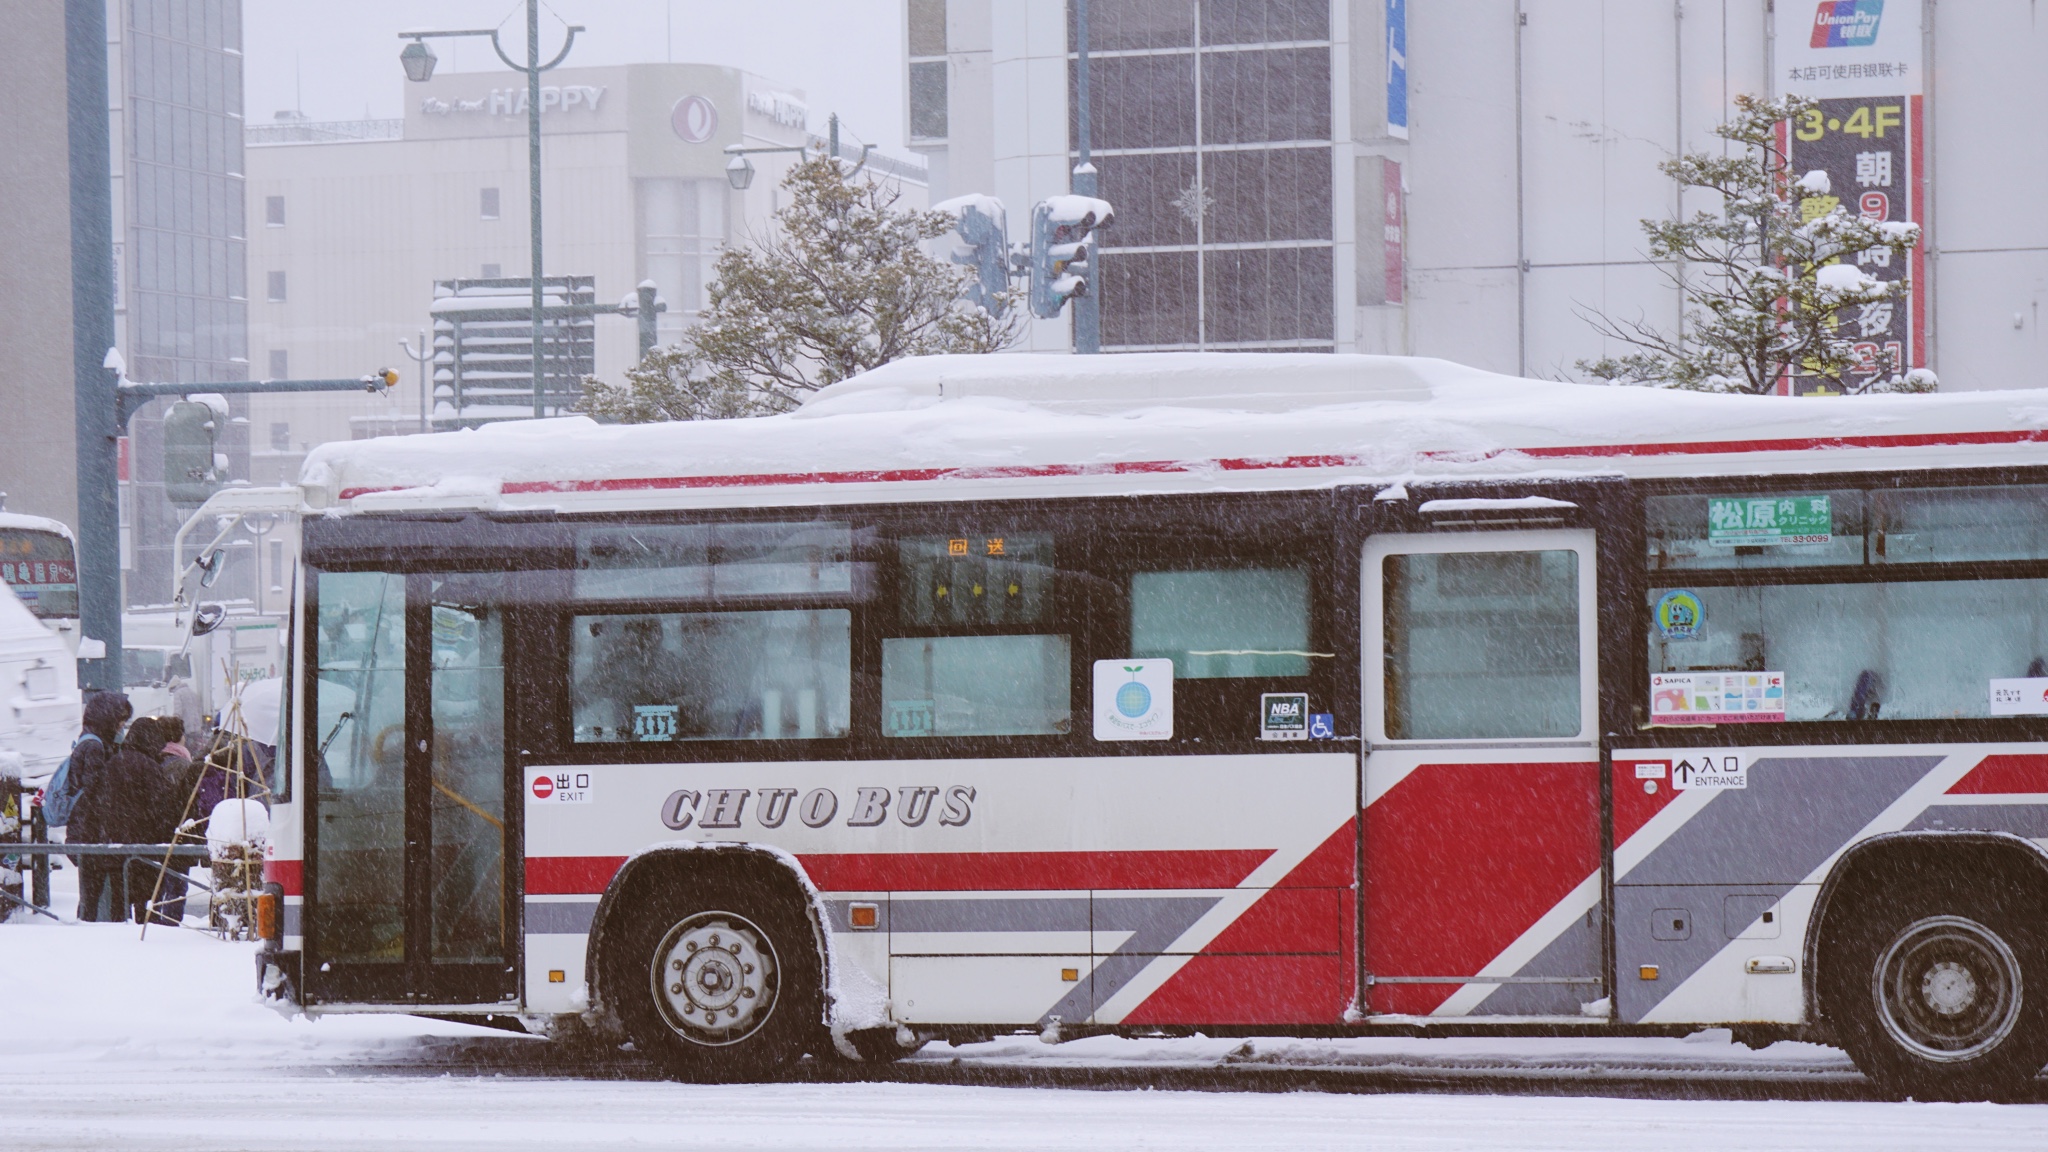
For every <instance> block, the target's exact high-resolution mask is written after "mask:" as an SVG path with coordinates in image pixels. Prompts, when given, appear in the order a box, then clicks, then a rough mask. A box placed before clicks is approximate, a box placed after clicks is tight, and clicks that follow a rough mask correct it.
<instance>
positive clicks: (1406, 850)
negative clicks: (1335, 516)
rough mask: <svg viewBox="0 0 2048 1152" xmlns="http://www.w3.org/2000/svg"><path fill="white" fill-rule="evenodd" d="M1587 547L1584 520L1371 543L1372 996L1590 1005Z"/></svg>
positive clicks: (1595, 803) (1592, 890) (1592, 836)
mask: <svg viewBox="0 0 2048 1152" xmlns="http://www.w3.org/2000/svg"><path fill="white" fill-rule="evenodd" d="M1594 559H1595V553H1594V537H1593V533H1592V532H1591V531H1589V530H1581V529H1542V530H1501V531H1488V532H1445V533H1428V534H1416V535H1389V536H1375V537H1372V538H1371V539H1370V540H1369V541H1368V542H1367V545H1366V548H1365V559H1364V568H1363V573H1362V574H1363V583H1364V605H1363V620H1362V625H1363V632H1364V637H1363V641H1364V642H1363V647H1362V651H1363V654H1364V662H1365V668H1364V669H1363V672H1364V676H1363V683H1364V685H1365V700H1364V705H1365V716H1366V733H1367V740H1368V741H1369V747H1368V752H1367V756H1366V764H1365V790H1364V795H1365V804H1366V810H1365V828H1364V839H1365V853H1364V863H1365V871H1364V884H1365V923H1364V937H1365V969H1366V973H1367V979H1368V981H1369V985H1368V986H1369V993H1368V996H1367V1001H1366V1007H1367V1009H1368V1010H1369V1011H1370V1012H1371V1013H1373V1014H1376V1015H1398V1016H1435V1017H1447V1016H1448V1017H1456V1016H1470V1015H1489V1016H1571V1017H1575V1018H1576V1017H1581V1016H1582V1015H1586V1014H1593V1015H1597V1014H1599V1013H1600V1012H1601V1011H1602V1007H1603V1006H1602V1005H1601V1003H1600V1001H1601V999H1602V997H1603V996H1604V992H1603V990H1602V988H1603V985H1604V983H1605V981H1604V979H1603V978H1602V976H1601V972H1602V963H1601V955H1602V950H1601V945H1600V940H1601V933H1602V930H1603V929H1602V925H1601V923H1600V915H1601V904H1600V893H1601V884H1600V791H1599V758H1600V757H1599V744H1598V729H1597V728H1596V723H1597V720H1596V707H1595V702H1596V695H1597V694H1596V685H1597V682H1598V681H1597V677H1596V674H1595V671H1596V670H1595V661H1596V653H1597V644H1596V631H1597V629H1596V613H1595V595H1594V593H1595V582H1594Z"/></svg>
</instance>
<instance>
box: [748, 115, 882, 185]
mask: <svg viewBox="0 0 2048 1152" xmlns="http://www.w3.org/2000/svg"><path fill="white" fill-rule="evenodd" d="M828 123H829V124H830V133H831V135H830V137H829V139H828V140H827V141H826V145H825V149H826V151H825V154H826V155H827V156H830V157H832V158H833V159H835V160H836V159H838V158H839V113H837V112H834V113H833V114H832V118H831V120H830V121H828ZM874 150H875V146H874V145H873V144H863V145H861V146H860V163H858V164H855V165H854V166H853V171H851V172H848V173H847V174H846V176H847V179H852V178H853V177H854V176H856V175H858V174H859V173H860V170H861V169H862V168H865V167H866V166H867V162H868V153H870V152H872V151H874ZM756 152H795V153H798V154H799V155H801V156H802V157H803V158H804V159H805V160H809V159H810V158H811V149H810V145H808V144H762V145H756V146H754V147H751V148H750V147H747V146H745V145H741V144H727V145H726V146H725V154H726V155H727V156H730V157H732V159H730V160H727V161H726V162H725V182H726V183H728V184H730V185H732V186H733V190H734V191H735V192H745V191H746V190H747V189H748V188H749V187H751V186H752V185H753V183H754V162H753V161H751V160H749V159H747V157H748V156H749V155H751V154H753V153H756Z"/></svg>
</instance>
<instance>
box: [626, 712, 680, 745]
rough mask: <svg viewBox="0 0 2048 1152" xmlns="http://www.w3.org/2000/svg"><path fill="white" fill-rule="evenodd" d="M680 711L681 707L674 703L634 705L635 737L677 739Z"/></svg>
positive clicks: (642, 738)
mask: <svg viewBox="0 0 2048 1152" xmlns="http://www.w3.org/2000/svg"><path fill="white" fill-rule="evenodd" d="M679 711H681V709H680V708H679V707H678V706H677V705H674V704H635V705H633V739H635V740H673V739H675V738H676V713H677V712H679Z"/></svg>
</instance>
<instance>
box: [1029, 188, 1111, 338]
mask: <svg viewBox="0 0 2048 1152" xmlns="http://www.w3.org/2000/svg"><path fill="white" fill-rule="evenodd" d="M1115 221H1116V214H1115V213H1114V211H1112V210H1111V208H1110V206H1109V201H1107V200H1097V199H1096V198H1095V197H1093V196H1049V197H1047V198H1046V199H1044V200H1040V201H1039V202H1038V203H1037V204H1035V205H1033V206H1032V208H1031V314H1032V315H1034V316H1038V317H1040V318H1042V319H1046V320H1050V319H1052V318H1053V317H1055V316H1058V315H1059V314H1060V309H1061V308H1064V307H1066V304H1067V301H1069V300H1072V299H1073V298H1074V297H1076V296H1086V295H1087V294H1088V277H1089V274H1090V271H1091V269H1090V262H1089V259H1088V234H1089V233H1090V232H1093V231H1095V230H1096V229H1097V228H1107V227H1109V226H1110V225H1111V224H1112V223H1114V222H1115Z"/></svg>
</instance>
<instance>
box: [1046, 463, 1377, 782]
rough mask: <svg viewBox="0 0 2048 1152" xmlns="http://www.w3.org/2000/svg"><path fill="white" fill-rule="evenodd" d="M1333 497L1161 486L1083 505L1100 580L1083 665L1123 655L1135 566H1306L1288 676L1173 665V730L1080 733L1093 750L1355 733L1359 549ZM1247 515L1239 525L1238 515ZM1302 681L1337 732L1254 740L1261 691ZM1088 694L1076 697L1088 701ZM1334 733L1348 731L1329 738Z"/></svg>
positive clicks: (1258, 743) (1238, 748) (1307, 746)
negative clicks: (1345, 536) (1299, 629)
mask: <svg viewBox="0 0 2048 1152" xmlns="http://www.w3.org/2000/svg"><path fill="white" fill-rule="evenodd" d="M1337 511H1338V505H1337V504H1336V503H1334V502H1333V498H1332V496H1330V495H1329V494H1325V493H1301V492H1276V493H1234V494H1230V495H1225V496H1212V495H1201V496H1160V497H1140V498H1137V499H1134V500H1123V501H1119V502H1117V503H1115V504H1108V503H1104V504H1101V505H1098V506H1096V507H1095V508H1093V509H1091V512H1092V515H1091V516H1090V520H1089V526H1090V532H1089V534H1088V539H1089V542H1090V544H1089V554H1088V556H1087V558H1086V567H1087V571H1088V572H1089V573H1090V574H1091V576H1093V577H1095V578H1097V579H1098V580H1099V582H1100V584H1101V587H1102V595H1101V596H1100V597H1099V600H1100V601H1101V602H1100V604H1099V607H1098V611H1097V612H1096V614H1095V619H1094V620H1093V623H1094V627H1093V628H1092V629H1091V634H1090V637H1089V644H1088V647H1089V649H1090V651H1089V653H1088V659H1087V661H1086V666H1087V667H1089V668H1091V669H1092V666H1093V662H1094V661H1095V660H1109V659H1133V658H1135V655H1134V652H1133V649H1132V645H1133V642H1134V638H1133V636H1132V619H1131V613H1132V611H1133V609H1134V607H1135V597H1134V595H1133V592H1134V583H1135V578H1136V577H1137V576H1139V575H1143V574H1151V573H1170V572H1219V571H1232V570H1257V569H1264V570H1275V569H1281V570H1291V569H1299V570H1301V571H1303V572H1304V573H1305V574H1306V576H1307V585H1308V586H1307V611H1308V621H1307V624H1308V651H1311V652H1315V653H1328V654H1330V655H1329V658H1327V659H1325V658H1317V657H1311V658H1309V659H1308V660H1307V666H1308V667H1307V671H1306V672H1304V673H1303V674H1301V675H1298V676H1278V675H1266V676H1241V677H1240V676H1217V677H1196V678H1189V677H1183V676H1181V675H1180V674H1179V670H1178V669H1176V670H1175V676H1174V683H1173V692H1174V733H1173V738H1172V739H1171V740H1164V741H1116V742H1096V741H1094V740H1089V741H1088V743H1089V744H1090V745H1091V746H1092V748H1093V750H1094V753H1095V754H1102V755H1147V754H1159V753H1163V752H1169V751H1171V752H1178V753H1181V754H1186V753H1188V752H1191V751H1194V750H1197V749H1199V750H1201V751H1204V752H1211V751H1225V750H1228V751H1233V752H1246V751H1256V752H1259V753H1262V754H1263V753H1289V752H1330V751H1336V750H1339V749H1340V748H1344V749H1348V748H1349V747H1350V746H1351V744H1352V743H1355V742H1356V741H1357V739H1358V735H1359V727H1358V724H1359V711H1358V692H1357V683H1356V677H1355V673H1354V674H1353V675H1352V677H1351V678H1350V679H1348V680H1347V679H1346V677H1345V673H1346V672H1347V671H1348V670H1351V669H1356V668H1357V667H1358V663H1357V652H1358V643H1359V641H1358V629H1357V618H1356V615H1355V613H1356V606H1355V605H1354V604H1352V603H1351V601H1352V600H1354V599H1355V596H1354V595H1353V593H1352V591H1351V590H1353V589H1356V588H1357V586H1358V573H1359V569H1358V559H1357V556H1358V550H1357V549H1356V548H1351V547H1347V546H1345V545H1344V543H1343V542H1342V541H1341V540H1340V539H1339V537H1340V536H1341V535H1342V533H1340V532H1338V531H1337V530H1336V525H1337V523H1338V521H1337V520H1336V519H1335V517H1336V516H1337ZM1247 524H1249V525H1251V526H1250V527H1249V528H1247V527H1246V525H1247ZM1270 692H1305V693H1307V694H1308V698H1309V711H1310V712H1312V713H1328V714H1330V715H1331V717H1332V721H1333V723H1334V725H1335V727H1336V731H1337V733H1338V734H1339V735H1338V737H1337V740H1281V741H1274V740H1262V739H1260V736H1259V726H1260V714H1259V705H1260V697H1261V696H1262V695H1264V694H1266V693H1270ZM1086 702H1087V701H1084V703H1086ZM1338 741H1349V743H1339V742H1338Z"/></svg>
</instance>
